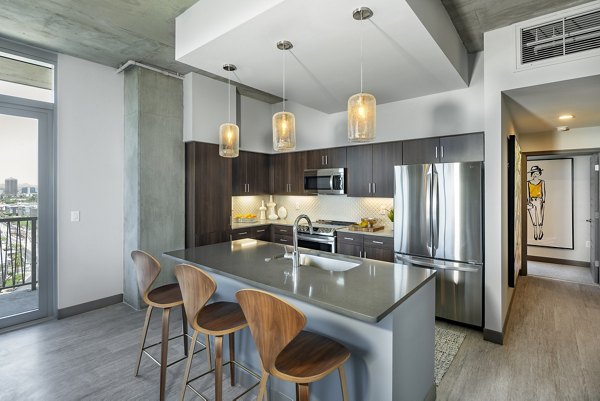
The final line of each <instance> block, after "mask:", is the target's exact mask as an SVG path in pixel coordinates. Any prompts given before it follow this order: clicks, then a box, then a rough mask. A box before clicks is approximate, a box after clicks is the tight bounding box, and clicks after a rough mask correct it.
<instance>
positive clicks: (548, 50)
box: [521, 10, 600, 65]
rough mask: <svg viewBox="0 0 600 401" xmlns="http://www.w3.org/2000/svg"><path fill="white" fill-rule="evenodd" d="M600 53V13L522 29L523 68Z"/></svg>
mask: <svg viewBox="0 0 600 401" xmlns="http://www.w3.org/2000/svg"><path fill="white" fill-rule="evenodd" d="M592 49H600V10H596V11H593V12H587V13H584V14H578V15H575V16H569V17H565V18H562V19H558V20H555V21H552V22H547V23H545V24H543V25H537V26H535V27H531V28H522V29H521V64H522V65H523V64H529V63H533V62H536V61H540V60H547V59H552V58H556V57H563V56H566V55H569V54H574V53H580V52H585V51H588V50H592Z"/></svg>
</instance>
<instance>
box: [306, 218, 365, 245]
mask: <svg viewBox="0 0 600 401" xmlns="http://www.w3.org/2000/svg"><path fill="white" fill-rule="evenodd" d="M351 224H353V223H352V222H348V221H336V220H317V221H315V222H314V223H313V232H312V234H311V233H310V228H309V227H308V224H299V225H298V246H301V247H304V248H310V249H316V250H319V251H325V252H331V253H335V252H336V244H335V235H336V230H338V229H340V228H344V227H348V226H350V225H351Z"/></svg>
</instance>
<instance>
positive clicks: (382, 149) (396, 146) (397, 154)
mask: <svg viewBox="0 0 600 401" xmlns="http://www.w3.org/2000/svg"><path fill="white" fill-rule="evenodd" d="M372 147H373V179H372V182H373V185H372V188H371V196H374V197H378V198H393V197H394V166H399V165H401V164H402V142H390V143H377V144H373V145H372Z"/></svg>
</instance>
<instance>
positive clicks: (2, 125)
mask: <svg viewBox="0 0 600 401" xmlns="http://www.w3.org/2000/svg"><path fill="white" fill-rule="evenodd" d="M37 125H38V121H37V120H36V119H33V118H25V117H17V116H11V115H6V114H2V113H1V111H0V185H1V186H4V179H6V178H8V177H14V178H16V179H17V180H18V181H19V186H21V184H23V183H27V184H30V185H38V138H37V136H38V132H37V131H38V129H37Z"/></svg>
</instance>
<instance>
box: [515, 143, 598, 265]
mask: <svg viewBox="0 0 600 401" xmlns="http://www.w3.org/2000/svg"><path fill="white" fill-rule="evenodd" d="M523 136H525V135H522V137H523ZM556 157H569V156H565V155H561V156H556ZM528 160H532V159H530V158H528ZM590 168H591V167H590V156H573V230H574V236H573V247H574V249H555V248H543V247H538V246H528V247H527V254H528V255H532V256H543V257H546V258H557V259H566V260H572V261H580V262H589V261H590V248H589V247H587V246H586V241H590V223H588V222H587V221H586V220H587V219H589V218H590V208H591V205H590V187H591V180H590ZM527 218H529V217H527ZM564 229H565V230H570V229H571V227H564Z"/></svg>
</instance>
